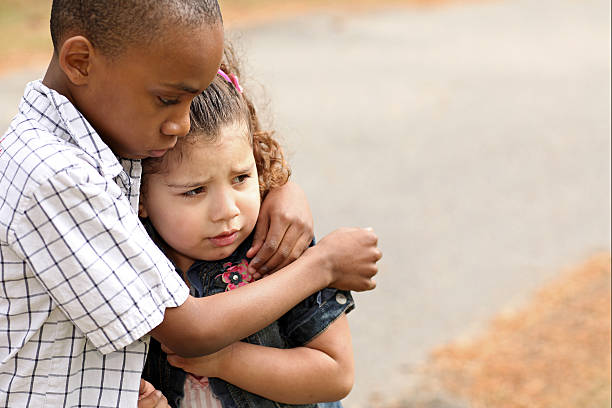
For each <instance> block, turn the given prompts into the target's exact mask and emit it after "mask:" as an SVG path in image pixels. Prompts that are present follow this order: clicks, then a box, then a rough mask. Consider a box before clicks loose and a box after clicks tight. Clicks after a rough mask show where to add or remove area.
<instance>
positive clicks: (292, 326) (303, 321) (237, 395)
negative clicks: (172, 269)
mask: <svg viewBox="0 0 612 408" xmlns="http://www.w3.org/2000/svg"><path fill="white" fill-rule="evenodd" d="M251 243H252V235H251V236H250V237H249V238H248V239H246V240H245V242H243V243H242V244H241V245H240V246H239V247H238V248H237V249H236V251H235V252H234V253H233V254H232V255H230V256H229V257H228V258H225V259H223V260H220V261H196V262H195V263H194V264H193V265H192V266H191V267H190V268H189V270H188V271H187V278H188V279H189V283H190V285H191V292H192V295H193V296H195V297H205V296H211V295H214V294H217V293H221V292H224V291H226V290H228V286H229V285H235V286H238V285H240V284H241V282H242V278H243V275H241V274H240V273H236V272H232V271H236V270H237V269H236V265H243V263H242V262H243V260H246V259H247V258H246V252H247V250H248V249H249V248H250V246H251ZM235 286H233V287H235ZM233 287H232V288H233ZM354 307H355V304H354V302H353V298H352V296H351V294H350V292H347V291H340V290H336V289H331V288H326V289H323V290H321V291H319V292H317V293H315V294H314V295H312V296H310V297H308V298H306V299H305V300H303V301H302V302H300V303H299V304H298V305H296V306H295V307H294V308H293V309H291V310H290V311H289V312H287V313H286V314H285V315H284V316H282V317H281V318H280V319H279V320H277V321H276V322H274V323H272V324H271V325H269V326H268V327H266V328H264V329H262V330H260V331H258V332H257V333H255V334H253V335H251V336H249V337H247V338H246V339H243V341H246V342H248V343H252V344H258V345H263V346H268V347H275V348H293V347H299V346H303V345H305V344H306V343H308V342H309V341H310V340H312V339H313V338H315V337H316V336H317V335H319V334H320V333H322V332H323V331H324V330H325V329H326V328H327V327H328V326H329V325H330V324H331V323H333V322H334V321H335V320H336V319H337V318H338V317H340V316H341V315H342V314H343V313H348V312H349V311H351V310H352V309H353V308H354ZM245 312H248V311H245ZM254 313H256V312H254ZM142 376H143V378H144V379H145V380H147V381H149V382H150V383H151V384H153V386H154V387H155V388H156V389H158V390H160V391H161V392H162V393H163V394H164V395H165V396H166V398H167V399H168V403H169V404H170V406H171V407H173V408H179V407H180V402H181V400H182V398H183V395H184V393H183V388H184V384H185V379H186V373H185V372H184V371H183V370H181V369H180V368H176V367H173V366H171V365H170V364H168V362H167V360H166V354H165V353H164V352H163V351H162V350H161V346H160V344H159V342H157V341H156V340H155V339H151V345H150V348H149V353H148V356H147V361H146V364H145V368H144V371H143V375H142ZM209 384H210V387H211V390H212V392H213V394H214V395H215V396H216V397H217V398H219V400H220V401H221V404H222V405H223V408H255V407H257V408H284V407H287V408H290V407H303V408H332V407H342V405H341V403H340V402H331V403H319V404H307V405H290V404H281V403H279V402H275V401H271V400H269V399H266V398H263V397H260V396H258V395H255V394H252V393H250V392H248V391H245V390H242V389H240V388H238V387H236V386H234V385H232V384H230V383H228V382H225V381H223V380H221V379H218V378H209ZM185 408H188V407H185Z"/></svg>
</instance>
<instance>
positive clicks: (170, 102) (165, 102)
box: [157, 96, 180, 106]
mask: <svg viewBox="0 0 612 408" xmlns="http://www.w3.org/2000/svg"><path fill="white" fill-rule="evenodd" d="M157 100H158V101H159V102H160V103H161V104H162V105H164V106H171V105H176V104H178V103H179V102H180V100H179V99H178V98H164V97H163V96H158V97H157Z"/></svg>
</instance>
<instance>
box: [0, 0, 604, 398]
mask: <svg viewBox="0 0 612 408" xmlns="http://www.w3.org/2000/svg"><path fill="white" fill-rule="evenodd" d="M468 3H470V2H468ZM609 15H610V2H609V1H607V0H584V1H581V2H575V1H573V0H556V1H553V0H538V1H527V0H515V1H495V2H490V3H480V4H478V3H471V4H466V5H446V6H441V7H438V8H425V9H407V8H393V9H385V10H380V11H377V12H370V13H368V14H362V15H357V14H354V15H345V14H337V15H329V14H313V15H306V16H302V17H299V18H292V19H289V20H286V21H280V22H275V23H273V24H268V25H266V26H261V27H253V28H249V29H244V30H243V31H241V32H238V31H236V32H234V36H235V37H238V38H239V41H240V43H239V44H240V48H242V49H243V50H244V52H245V54H246V55H247V57H248V62H247V70H248V71H249V72H250V74H251V75H250V78H245V82H246V83H247V85H249V84H250V86H252V87H253V86H255V85H256V84H255V82H258V83H261V84H264V88H265V91H266V94H267V95H268V97H269V99H270V101H271V105H270V110H271V111H272V112H273V115H274V118H275V125H276V128H277V129H278V130H279V132H280V134H282V135H283V137H284V138H285V144H286V146H287V149H288V151H289V152H290V160H291V163H292V164H293V168H294V172H295V179H296V180H297V181H298V182H299V183H300V184H301V185H302V186H303V187H304V189H305V190H306V191H307V193H308V195H309V197H310V200H311V205H312V209H313V212H314V214H315V217H316V230H317V235H318V236H322V235H324V234H326V233H328V232H329V231H331V230H333V229H334V228H335V227H337V226H342V225H360V226H373V227H374V228H375V229H376V231H377V232H378V234H379V236H380V246H381V247H382V249H383V251H384V254H385V256H384V258H383V260H382V261H381V264H380V269H381V273H380V277H379V279H378V285H379V286H378V289H377V290H376V291H374V292H373V293H368V294H358V295H357V296H356V300H357V303H358V309H357V310H356V311H355V312H354V313H353V314H352V315H351V317H350V321H351V327H352V331H353V335H354V346H355V352H356V369H357V379H356V386H355V389H354V391H353V392H352V394H351V395H350V396H349V398H347V400H346V401H345V406H346V407H347V408H363V407H368V401H369V398H370V396H371V395H372V393H378V394H380V395H383V396H384V398H393V397H397V396H399V395H401V394H402V393H405V392H407V391H406V390H407V389H409V386H410V385H411V384H414V381H415V379H416V377H417V375H416V373H415V367H417V366H418V365H419V364H420V363H421V362H423V360H424V359H425V358H426V357H427V353H428V351H429V350H431V349H432V348H433V347H435V346H436V345H440V344H444V343H445V342H447V341H449V340H451V339H454V338H456V337H458V336H465V335H469V334H470V333H473V332H474V331H475V330H478V328H479V327H481V325H482V324H483V323H484V322H486V320H487V319H488V318H490V317H491V316H493V315H494V314H496V313H497V312H499V311H500V310H502V309H504V308H507V307H512V306H513V305H517V304H520V302H521V301H522V300H524V299H525V298H526V296H528V295H529V293H530V292H531V291H532V290H533V289H535V288H536V287H538V286H539V285H541V284H542V283H543V282H545V281H546V280H547V279H550V278H552V277H553V276H554V275H555V273H557V272H558V271H559V269H560V268H561V267H563V266H567V265H570V264H573V263H578V262H580V261H581V260H583V259H584V258H586V257H588V256H589V255H590V254H592V253H594V252H597V251H602V250H607V251H609V250H610V213H609V211H610V114H609V112H610V37H609V33H610V20H609ZM40 72H41V70H37V71H32V72H24V73H20V74H19V75H14V76H11V77H5V78H4V79H0V89H1V90H2V98H0V103H2V104H3V105H0V109H1V110H2V113H3V114H5V117H8V116H10V115H9V113H8V112H11V109H14V108H13V105H14V101H16V100H17V99H18V96H19V93H20V91H21V89H22V86H23V83H24V82H25V81H26V79H27V78H30V77H33V76H36V75H39V73H40ZM255 79H256V81H255ZM9 91H10V92H9ZM9 94H10V95H9ZM7 101H8V102H7ZM4 104H6V105H4ZM5 123H6V121H5ZM5 123H4V124H3V123H2V117H0V125H2V127H5Z"/></svg>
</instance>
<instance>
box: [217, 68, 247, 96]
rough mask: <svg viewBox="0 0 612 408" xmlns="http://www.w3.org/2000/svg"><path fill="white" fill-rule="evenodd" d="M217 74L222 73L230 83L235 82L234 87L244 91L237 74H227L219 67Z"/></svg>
mask: <svg viewBox="0 0 612 408" xmlns="http://www.w3.org/2000/svg"><path fill="white" fill-rule="evenodd" d="M217 74H219V75H221V77H222V78H223V79H225V80H226V81H227V82H229V83H230V84H234V87H235V88H236V90H237V91H238V92H240V93H242V87H241V86H240V82H238V77H237V76H236V75H234V74H229V75H227V74H226V73H225V72H223V70H222V69H219V70H218V71H217Z"/></svg>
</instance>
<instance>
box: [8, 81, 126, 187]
mask: <svg viewBox="0 0 612 408" xmlns="http://www.w3.org/2000/svg"><path fill="white" fill-rule="evenodd" d="M40 95H44V96H45V97H44V98H40ZM30 109H35V110H36V111H38V112H39V113H41V114H42V115H48V116H49V115H53V116H55V118H54V119H56V120H54V122H55V123H57V126H58V131H54V133H55V134H56V135H58V136H59V137H61V138H62V139H64V140H66V141H67V142H70V143H73V144H76V145H77V146H78V147H79V148H80V149H82V150H83V151H84V152H85V153H86V154H88V155H89V156H90V157H91V158H92V159H93V160H94V161H95V162H96V163H97V165H98V170H99V171H100V173H101V174H104V175H108V176H110V177H113V178H114V177H117V176H118V175H119V174H120V173H121V172H122V171H124V168H123V166H122V164H121V163H120V162H119V159H118V158H117V156H115V154H114V153H113V151H112V150H111V149H110V148H109V147H108V145H107V144H106V143H104V142H103V141H102V139H101V138H100V135H98V132H96V130H95V129H94V128H93V126H91V124H90V123H89V122H88V121H87V119H85V117H84V116H83V114H81V112H79V111H78V110H77V108H76V107H75V106H74V105H73V104H72V102H70V101H69V100H68V98H66V97H65V96H64V95H62V94H60V93H59V92H57V91H55V90H53V89H50V88H48V87H47V86H45V85H43V83H42V81H40V80H38V81H33V82H30V83H29V84H28V85H27V86H26V90H25V92H24V96H23V98H22V100H21V103H20V104H19V111H20V112H21V113H24V114H25V112H26V111H29V110H30ZM59 129H61V131H59Z"/></svg>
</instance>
